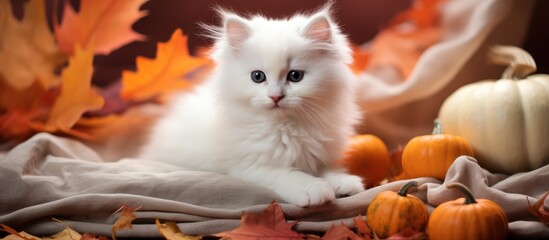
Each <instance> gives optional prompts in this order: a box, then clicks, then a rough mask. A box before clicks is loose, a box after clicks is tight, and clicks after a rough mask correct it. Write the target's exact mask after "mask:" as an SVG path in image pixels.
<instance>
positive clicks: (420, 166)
mask: <svg viewBox="0 0 549 240" xmlns="http://www.w3.org/2000/svg"><path fill="white" fill-rule="evenodd" d="M462 155H467V156H473V148H472V147H471V145H470V144H469V142H467V140H466V139H465V138H463V137H460V136H455V135H449V134H443V133H442V127H441V125H440V123H439V122H438V120H435V127H434V130H433V134H432V135H424V136H418V137H415V138H412V140H410V141H409V142H408V144H406V147H405V148H404V151H403V152H402V171H403V173H404V174H405V175H406V176H408V177H410V178H416V177H434V178H437V179H440V180H444V178H445V177H446V172H448V169H449V168H450V166H451V165H452V163H453V162H454V161H455V160H456V158H457V157H459V156H462Z"/></svg>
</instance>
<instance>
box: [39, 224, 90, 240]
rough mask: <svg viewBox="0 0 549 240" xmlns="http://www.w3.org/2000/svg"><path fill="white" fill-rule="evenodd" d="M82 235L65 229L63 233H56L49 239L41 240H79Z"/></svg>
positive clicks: (67, 228) (43, 239)
mask: <svg viewBox="0 0 549 240" xmlns="http://www.w3.org/2000/svg"><path fill="white" fill-rule="evenodd" d="M80 238H82V235H80V233H77V232H76V231H74V230H72V229H71V228H69V227H65V229H63V231H61V232H58V233H56V234H55V235H52V236H50V237H46V238H42V240H80Z"/></svg>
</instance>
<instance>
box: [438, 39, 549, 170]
mask: <svg viewBox="0 0 549 240" xmlns="http://www.w3.org/2000/svg"><path fill="white" fill-rule="evenodd" d="M490 57H491V59H492V60H493V61H494V62H496V63H504V64H508V65H509V67H508V68H507V69H506V71H505V73H504V75H503V77H502V79H499V80H484V81H480V82H475V83H472V84H468V85H465V86H463V87H461V88H460V89H458V90H457V91H456V92H454V93H453V94H452V95H450V96H449V97H448V98H447V99H446V100H445V102H444V103H443V105H442V107H441V109H440V112H439V118H440V121H441V123H442V126H443V128H444V132H445V133H447V134H454V135H459V136H462V137H464V138H466V139H467V140H468V141H469V142H470V143H471V146H472V147H473V149H474V152H475V157H476V158H477V160H478V161H479V164H480V165H481V166H482V167H484V168H486V169H487V170H490V171H492V172H500V173H506V174H513V173H517V172H523V171H529V170H533V169H536V168H539V167H541V166H544V165H546V164H548V163H549V75H545V74H536V75H531V76H529V77H527V78H525V79H524V76H526V75H528V74H530V73H532V72H534V71H535V70H536V67H535V63H534V61H533V59H532V57H531V56H530V55H529V54H528V53H526V52H525V51H524V50H522V49H520V48H516V47H510V46H496V47H493V48H492V49H491V56H490Z"/></svg>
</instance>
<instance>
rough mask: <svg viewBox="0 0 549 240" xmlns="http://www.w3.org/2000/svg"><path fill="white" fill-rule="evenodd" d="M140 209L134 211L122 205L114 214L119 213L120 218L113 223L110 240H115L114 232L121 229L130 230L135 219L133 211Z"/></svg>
mask: <svg viewBox="0 0 549 240" xmlns="http://www.w3.org/2000/svg"><path fill="white" fill-rule="evenodd" d="M140 208H141V207H137V208H135V209H132V208H131V207H129V206H128V205H124V206H122V207H120V208H119V209H118V210H116V212H114V213H113V214H116V213H120V217H118V219H117V220H116V222H114V224H113V225H112V228H111V234H112V239H113V240H116V232H117V231H118V230H121V229H132V221H133V220H134V219H135V214H133V213H134V212H135V211H137V210H139V209H140Z"/></svg>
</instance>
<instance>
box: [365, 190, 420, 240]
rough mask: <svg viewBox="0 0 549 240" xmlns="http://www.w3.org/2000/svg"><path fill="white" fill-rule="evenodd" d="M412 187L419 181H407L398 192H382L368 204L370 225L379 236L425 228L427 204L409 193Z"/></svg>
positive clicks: (367, 213) (384, 236)
mask: <svg viewBox="0 0 549 240" xmlns="http://www.w3.org/2000/svg"><path fill="white" fill-rule="evenodd" d="M411 187H417V182H416V181H410V182H408V183H406V184H405V185H404V186H402V188H401V189H400V191H399V192H398V193H396V192H393V191H384V192H381V193H379V194H377V195H376V196H375V197H374V199H373V200H372V202H371V203H370V206H368V210H367V211H366V218H367V221H368V225H369V226H370V228H371V229H372V231H374V232H375V233H376V234H377V236H378V237H379V238H388V237H390V236H392V235H395V234H397V233H399V232H401V231H402V230H404V229H412V230H414V231H417V232H420V231H423V229H425V226H426V225H427V220H428V217H429V215H428V212H427V206H426V205H425V204H424V203H423V201H422V200H421V199H419V198H417V197H416V196H413V195H408V189H410V188H411Z"/></svg>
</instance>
